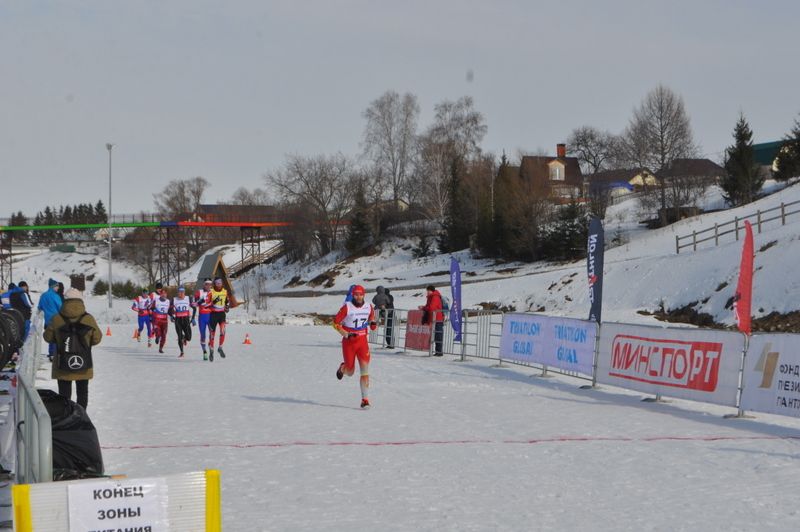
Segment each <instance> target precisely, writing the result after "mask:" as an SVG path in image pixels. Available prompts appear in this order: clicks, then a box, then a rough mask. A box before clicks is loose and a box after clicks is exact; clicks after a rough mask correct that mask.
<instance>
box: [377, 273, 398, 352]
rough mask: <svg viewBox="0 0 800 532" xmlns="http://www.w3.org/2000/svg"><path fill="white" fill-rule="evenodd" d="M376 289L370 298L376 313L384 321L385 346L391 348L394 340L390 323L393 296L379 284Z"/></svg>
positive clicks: (392, 319)
mask: <svg viewBox="0 0 800 532" xmlns="http://www.w3.org/2000/svg"><path fill="white" fill-rule="evenodd" d="M376 291H377V292H378V293H377V294H376V295H375V297H373V298H372V305H373V306H374V307H375V309H377V310H378V315H379V316H380V318H381V320H382V321H383V323H384V333H385V337H386V347H388V348H389V349H393V348H394V340H393V339H392V329H393V327H392V325H393V322H394V297H392V296H391V295H389V290H388V289H387V288H384V287H383V286H379V287H378V288H377V289H376Z"/></svg>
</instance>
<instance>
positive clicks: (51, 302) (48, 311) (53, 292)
mask: <svg viewBox="0 0 800 532" xmlns="http://www.w3.org/2000/svg"><path fill="white" fill-rule="evenodd" d="M47 286H48V288H47V292H45V293H44V294H42V297H40V298H39V304H38V305H37V307H38V309H39V310H41V311H42V313H44V326H45V328H47V326H48V325H50V322H51V321H52V320H53V318H54V317H55V315H56V314H58V311H59V310H61V305H62V304H63V303H62V301H61V297H60V296H59V294H58V281H56V280H55V279H50V280H48V281H47ZM55 354H56V344H55V342H50V343H49V344H48V346H47V358H49V359H50V360H51V361H52V360H53V355H55Z"/></svg>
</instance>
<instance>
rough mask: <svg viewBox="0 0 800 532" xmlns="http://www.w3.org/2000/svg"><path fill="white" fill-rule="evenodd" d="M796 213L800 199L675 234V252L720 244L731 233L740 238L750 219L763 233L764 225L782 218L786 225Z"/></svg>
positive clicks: (798, 211)
mask: <svg viewBox="0 0 800 532" xmlns="http://www.w3.org/2000/svg"><path fill="white" fill-rule="evenodd" d="M795 214H800V201H792V202H789V203H781V204H780V206H778V207H773V208H772V209H767V210H763V211H762V210H758V211H756V212H754V213H752V214H748V215H746V216H737V217H735V218H734V219H733V220H731V221H728V222H725V223H721V224H714V227H709V228H708V229H703V230H702V231H692V232H691V234H686V235H675V252H676V253H680V252H681V249H684V248H691V249H692V251H697V246H699V245H700V244H703V243H705V242H714V245H715V246H718V245H719V244H720V241H721V240H723V239H725V237H728V236H729V235H735V239H736V240H739V233H740V232H741V231H742V230H743V229H744V221H745V220H749V221H750V223H751V224H753V226H754V227H756V229H757V230H758V232H759V233H761V231H762V229H763V228H764V226H765V225H767V224H769V223H771V222H775V221H778V220H780V223H781V225H786V219H787V218H789V217H790V216H793V215H795ZM792 221H795V220H792Z"/></svg>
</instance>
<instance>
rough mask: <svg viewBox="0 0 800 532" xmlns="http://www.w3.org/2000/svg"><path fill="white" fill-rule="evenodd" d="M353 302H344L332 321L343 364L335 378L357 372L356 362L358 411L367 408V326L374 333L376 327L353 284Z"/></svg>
mask: <svg viewBox="0 0 800 532" xmlns="http://www.w3.org/2000/svg"><path fill="white" fill-rule="evenodd" d="M352 295H353V299H352V301H347V302H345V304H344V305H342V308H340V309H339V312H338V313H337V314H336V317H335V318H334V319H333V328H334V329H336V330H337V331H338V332H339V334H341V335H342V355H343V357H344V362H342V363H341V364H340V365H339V369H338V370H336V378H337V379H339V380H341V379H342V377H344V376H345V375H347V376H348V377H350V376H352V375H353V373H354V372H355V369H356V359H358V367H359V369H360V370H361V379H360V384H361V408H369V399H368V398H367V391H368V390H369V359H370V356H369V344H368V343H367V327H369V328H371V329H372V330H373V331H374V330H375V329H376V328H377V327H378V324H377V323H376V322H375V310H374V309H373V307H372V305H371V304H369V303H364V287H363V286H359V285H356V286H354V287H353V291H352Z"/></svg>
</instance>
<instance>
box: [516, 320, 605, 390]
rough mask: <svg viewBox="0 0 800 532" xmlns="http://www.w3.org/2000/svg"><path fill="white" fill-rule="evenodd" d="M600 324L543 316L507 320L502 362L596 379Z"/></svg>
mask: <svg viewBox="0 0 800 532" xmlns="http://www.w3.org/2000/svg"><path fill="white" fill-rule="evenodd" d="M596 337H597V324H596V323H594V322H592V321H585V320H576V319H572V318H556V317H552V316H543V315H540V314H522V313H508V314H506V315H504V316H503V335H502V337H501V339H500V358H502V359H504V360H515V361H517V362H523V363H528V364H531V363H535V364H543V365H546V366H550V367H553V368H559V369H563V370H566V371H575V372H578V373H583V374H585V375H589V376H591V375H592V367H593V365H594V346H595V338H596Z"/></svg>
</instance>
